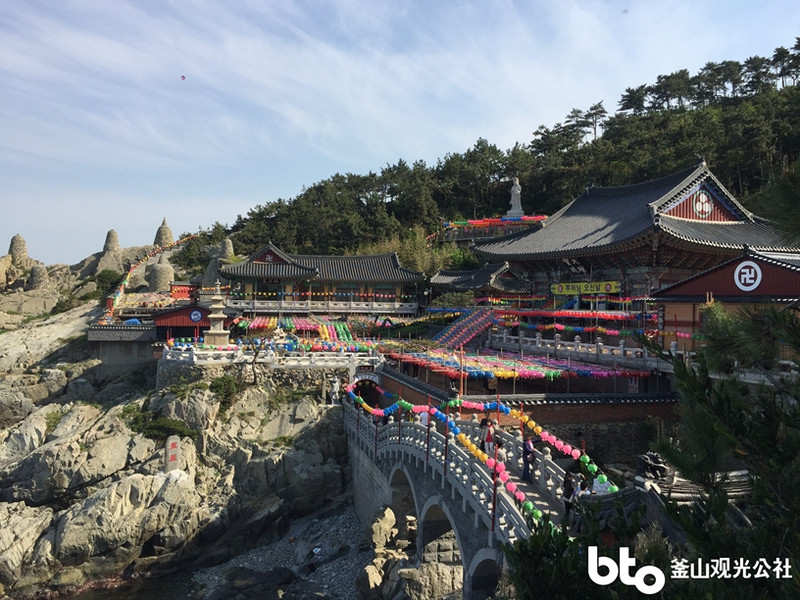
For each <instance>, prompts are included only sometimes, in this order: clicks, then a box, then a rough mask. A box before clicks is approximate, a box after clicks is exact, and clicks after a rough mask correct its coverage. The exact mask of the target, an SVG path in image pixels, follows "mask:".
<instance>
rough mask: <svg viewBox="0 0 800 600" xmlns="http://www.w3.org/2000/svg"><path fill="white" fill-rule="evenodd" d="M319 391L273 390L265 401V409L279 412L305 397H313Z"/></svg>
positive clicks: (312, 389)
mask: <svg viewBox="0 0 800 600" xmlns="http://www.w3.org/2000/svg"><path fill="white" fill-rule="evenodd" d="M318 392H319V390H317V389H314V388H306V389H298V390H275V391H274V392H273V393H272V394H271V395H270V397H269V399H268V400H267V408H268V409H269V410H270V412H272V411H275V410H279V409H281V408H283V407H284V406H288V405H290V404H294V403H296V402H299V401H300V400H302V399H303V398H305V397H306V396H313V395H314V394H316V393H318Z"/></svg>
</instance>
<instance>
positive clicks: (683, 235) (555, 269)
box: [473, 162, 798, 297]
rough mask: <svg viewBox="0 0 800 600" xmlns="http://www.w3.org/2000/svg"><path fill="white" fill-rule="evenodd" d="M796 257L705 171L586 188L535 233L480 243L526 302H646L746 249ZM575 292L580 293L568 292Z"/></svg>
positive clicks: (478, 246) (479, 248)
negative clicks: (546, 296) (531, 298)
mask: <svg viewBox="0 0 800 600" xmlns="http://www.w3.org/2000/svg"><path fill="white" fill-rule="evenodd" d="M745 246H747V247H749V248H750V249H752V250H754V251H757V252H790V253H791V252H798V249H796V248H789V247H787V246H786V244H785V243H784V242H783V241H782V240H781V236H780V235H779V234H778V232H777V231H776V230H775V229H774V228H773V227H771V226H770V224H769V223H768V222H767V221H766V220H765V219H763V218H760V217H758V216H756V215H754V214H752V213H751V212H750V211H748V210H747V209H745V208H744V207H743V206H742V205H741V204H740V203H739V202H738V201H737V200H736V199H735V198H734V197H733V196H732V195H731V194H730V193H729V192H728V190H726V189H725V187H724V186H723V185H722V184H721V183H720V181H719V180H718V179H717V178H716V177H715V176H714V175H713V173H711V171H710V170H709V169H708V168H707V166H706V164H705V163H704V162H703V163H700V164H699V165H698V166H697V167H695V168H692V169H688V170H685V171H681V172H679V173H675V174H672V175H668V176H666V177H662V178H660V179H655V180H653V181H647V182H644V183H640V184H635V185H628V186H620V187H588V188H586V190H585V191H584V192H583V193H582V194H581V195H580V196H578V197H577V198H576V199H575V200H573V201H572V202H570V203H569V204H568V205H567V206H565V207H564V208H562V209H561V210H559V211H558V212H557V213H556V214H554V215H553V216H551V217H550V218H548V219H547V220H546V221H544V222H543V223H542V227H541V228H539V229H535V230H530V231H523V232H521V233H518V234H513V235H510V236H506V237H502V238H498V239H495V240H491V241H487V242H483V243H478V244H476V245H474V246H473V250H474V252H475V253H476V254H478V255H479V256H482V257H484V258H486V259H487V260H490V261H508V262H509V263H510V264H511V266H512V268H514V270H515V271H517V272H520V273H525V274H527V276H528V277H529V279H530V282H531V289H530V292H531V293H537V292H538V293H542V292H544V293H558V287H557V286H558V285H559V284H562V285H564V284H567V285H566V287H563V288H562V291H566V292H567V293H580V292H581V291H591V292H604V291H608V292H612V293H615V294H622V295H626V296H635V297H647V296H649V295H650V294H651V293H653V292H655V291H657V290H659V289H661V288H663V287H665V286H667V285H671V284H673V283H677V282H679V281H681V280H683V279H686V278H687V277H691V276H693V275H695V274H697V273H699V272H701V271H703V270H705V269H709V268H711V267H714V266H716V265H718V264H720V263H722V262H723V261H726V260H728V259H730V258H733V257H735V256H738V255H740V254H741V253H742V251H743V249H744V247H745ZM569 284H580V286H575V285H569Z"/></svg>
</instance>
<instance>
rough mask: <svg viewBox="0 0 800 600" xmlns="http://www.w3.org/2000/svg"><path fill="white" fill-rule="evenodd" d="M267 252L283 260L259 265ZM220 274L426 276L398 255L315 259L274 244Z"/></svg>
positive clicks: (382, 279) (386, 279)
mask: <svg viewBox="0 0 800 600" xmlns="http://www.w3.org/2000/svg"><path fill="white" fill-rule="evenodd" d="M266 252H270V253H272V254H274V255H275V256H276V257H277V258H278V259H279V260H276V261H274V262H256V261H255V259H257V258H259V257H261V256H263V255H264V254H265V253H266ZM220 275H222V276H223V277H225V278H227V279H280V280H288V281H297V280H301V279H313V280H315V281H325V282H354V283H358V282H369V283H414V282H417V281H423V280H424V279H425V274H424V273H422V272H420V271H411V270H409V269H405V268H403V267H402V266H400V259H399V258H398V257H397V254H396V253H394V252H390V253H386V254H373V255H364V256H314V255H303V254H286V253H285V252H283V251H281V250H280V249H278V248H277V247H276V246H274V245H273V244H272V243H267V244H266V245H264V246H263V247H262V248H260V249H259V250H257V251H256V252H254V253H253V254H251V255H250V256H249V257H248V259H247V260H246V261H244V262H241V263H237V264H232V265H225V266H223V267H222V268H221V269H220Z"/></svg>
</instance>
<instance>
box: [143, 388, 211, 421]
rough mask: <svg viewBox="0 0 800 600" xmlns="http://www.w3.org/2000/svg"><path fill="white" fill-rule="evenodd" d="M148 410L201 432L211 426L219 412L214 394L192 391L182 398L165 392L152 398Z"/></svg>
mask: <svg viewBox="0 0 800 600" xmlns="http://www.w3.org/2000/svg"><path fill="white" fill-rule="evenodd" d="M148 410H150V411H152V412H154V413H158V414H160V415H162V416H164V417H167V418H170V419H179V420H181V421H183V422H184V423H186V426H187V427H188V428H189V429H194V430H196V431H202V430H204V429H208V428H210V427H211V426H212V425H213V423H214V421H215V419H216V418H217V413H218V412H219V402H218V400H217V398H216V396H215V395H214V394H212V393H211V392H207V391H203V390H194V391H192V392H190V393H189V394H188V395H186V396H183V397H179V396H177V395H176V394H174V393H171V392H166V393H161V394H156V395H155V396H153V397H152V398H151V399H150V403H149V405H148Z"/></svg>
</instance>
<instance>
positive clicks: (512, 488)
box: [506, 481, 517, 494]
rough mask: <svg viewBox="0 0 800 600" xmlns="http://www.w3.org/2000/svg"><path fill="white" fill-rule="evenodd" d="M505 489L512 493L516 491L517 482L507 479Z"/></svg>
mask: <svg viewBox="0 0 800 600" xmlns="http://www.w3.org/2000/svg"><path fill="white" fill-rule="evenodd" d="M506 489H507V490H508V491H509V492H511V493H512V494H513V493H514V492H516V491H517V484H516V483H514V482H513V481H509V482H508V483H507V484H506Z"/></svg>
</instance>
